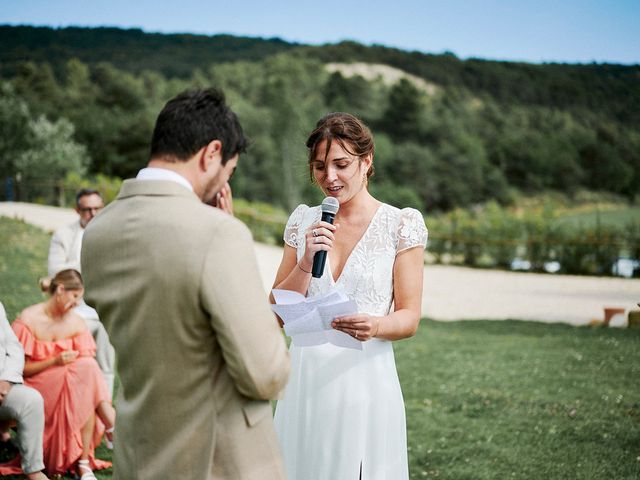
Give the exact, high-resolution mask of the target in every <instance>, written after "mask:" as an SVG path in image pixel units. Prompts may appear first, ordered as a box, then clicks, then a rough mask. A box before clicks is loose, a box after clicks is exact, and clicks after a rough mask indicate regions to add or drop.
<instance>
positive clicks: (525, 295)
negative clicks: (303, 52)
mask: <svg viewBox="0 0 640 480" xmlns="http://www.w3.org/2000/svg"><path fill="white" fill-rule="evenodd" d="M0 216H7V217H13V218H20V219H22V220H24V221H25V222H28V223H31V224H33V225H36V226H38V227H41V228H43V229H45V230H47V231H49V232H51V231H53V230H55V229H56V228H58V227H59V226H61V225H65V224H67V223H71V222H72V221H73V220H74V219H75V218H77V217H76V214H75V212H74V211H73V210H71V209H63V208H56V207H48V206H42V205H34V204H26V203H10V202H0ZM255 249H256V256H257V258H258V266H259V268H260V273H261V274H262V279H263V283H264V285H265V290H269V288H270V287H271V283H272V282H273V279H274V277H275V274H276V271H277V269H278V265H279V263H280V259H281V257H282V249H281V248H280V247H275V246H271V245H264V244H260V243H256V244H255ZM638 302H640V280H639V279H623V278H609V277H580V276H573V275H549V274H536V273H522V272H505V271H501V270H479V269H472V268H465V267H451V266H444V265H428V266H426V267H425V269H424V294H423V302H422V312H423V314H424V315H425V316H427V317H430V318H434V319H436V320H477V319H492V320H503V319H515V320H534V321H541V322H561V323H569V324H572V325H586V324H588V323H589V322H590V321H591V320H597V319H599V320H601V319H602V317H603V307H605V306H607V307H622V308H625V309H626V311H629V310H630V309H638V306H637V303H638ZM615 320H616V321H617V320H621V318H617V319H615Z"/></svg>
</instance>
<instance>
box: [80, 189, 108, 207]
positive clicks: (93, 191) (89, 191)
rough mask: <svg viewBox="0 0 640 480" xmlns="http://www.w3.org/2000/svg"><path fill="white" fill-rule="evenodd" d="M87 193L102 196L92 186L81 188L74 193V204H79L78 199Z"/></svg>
mask: <svg viewBox="0 0 640 480" xmlns="http://www.w3.org/2000/svg"><path fill="white" fill-rule="evenodd" d="M88 195H98V196H99V197H100V198H102V195H100V192H99V191H98V190H94V189H93V188H82V189H80V190H78V193H76V205H80V199H81V198H82V197H86V196H88Z"/></svg>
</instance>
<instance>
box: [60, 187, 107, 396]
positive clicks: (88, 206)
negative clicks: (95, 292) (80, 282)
mask: <svg viewBox="0 0 640 480" xmlns="http://www.w3.org/2000/svg"><path fill="white" fill-rule="evenodd" d="M103 208H104V202H103V200H102V197H101V196H100V192H98V191H97V190H91V189H86V188H83V189H82V190H80V191H79V192H78V193H77V195H76V212H78V215H79V216H80V218H79V219H78V220H77V221H75V222H73V223H72V224H70V225H67V226H65V227H62V228H60V229H59V230H57V231H56V232H55V233H54V234H53V237H52V238H51V245H50V246H49V261H48V271H49V277H51V278H53V277H54V276H55V275H56V274H57V273H58V272H59V271H61V270H65V269H67V268H73V269H75V270H77V271H79V272H81V273H82V270H81V266H80V249H81V247H82V237H83V236H84V229H85V228H86V227H87V225H89V222H91V220H93V218H94V217H95V216H96V215H97V214H98V213H99V212H100V210H102V209H103ZM75 311H76V313H78V314H79V315H80V316H81V317H82V318H84V319H85V322H86V323H87V327H88V328H89V330H90V331H91V334H92V335H93V338H94V339H95V341H96V345H97V347H98V349H97V351H96V360H97V361H98V365H100V370H102V374H103V375H104V379H105V381H106V382H107V386H108V387H109V391H110V392H111V393H112V394H113V381H114V376H115V357H116V356H115V351H114V350H113V346H111V342H110V341H109V335H108V334H107V331H106V330H105V329H104V326H103V325H102V323H101V322H100V319H99V318H98V312H96V311H95V310H94V309H93V308H91V307H90V306H89V305H87V304H86V303H84V301H83V302H82V303H81V304H80V305H79V306H78V307H77V308H76V309H75Z"/></svg>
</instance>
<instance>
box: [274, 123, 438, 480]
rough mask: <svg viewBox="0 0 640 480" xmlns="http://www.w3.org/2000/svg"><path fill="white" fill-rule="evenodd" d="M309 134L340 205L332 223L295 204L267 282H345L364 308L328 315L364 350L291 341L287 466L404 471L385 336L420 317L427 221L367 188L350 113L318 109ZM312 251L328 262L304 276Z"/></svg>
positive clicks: (368, 153) (329, 472) (399, 414)
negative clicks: (315, 274)
mask: <svg viewBox="0 0 640 480" xmlns="http://www.w3.org/2000/svg"><path fill="white" fill-rule="evenodd" d="M306 145H307V148H308V149H309V170H310V175H311V178H312V181H313V182H315V183H316V184H317V185H318V186H319V187H320V189H321V190H322V192H323V193H324V194H325V195H327V196H331V197H334V198H336V199H337V200H338V202H339V204H340V209H339V211H338V213H337V215H336V218H335V222H334V223H335V225H331V224H329V223H326V222H321V221H320V217H321V211H320V208H319V207H308V206H306V205H300V206H298V207H297V208H296V209H295V210H294V211H293V213H292V214H291V216H290V217H289V220H288V222H287V226H286V229H285V232H284V241H285V247H284V254H283V258H282V262H281V264H280V267H279V269H278V273H277V276H276V280H275V282H274V288H279V289H287V290H294V291H297V292H300V293H302V294H303V295H309V296H311V295H316V294H319V293H324V292H326V291H328V290H329V289H331V288H335V287H337V288H340V289H342V290H343V291H344V292H345V293H346V294H347V295H348V296H349V297H350V298H352V299H353V300H355V301H356V302H357V304H358V308H359V312H360V313H358V314H357V315H351V316H347V317H341V318H336V319H334V321H333V324H332V326H333V328H335V329H337V330H340V331H342V332H344V333H346V334H348V335H351V336H352V337H354V338H356V339H357V340H359V341H361V342H363V345H362V347H363V349H362V350H361V351H360V350H353V349H346V348H341V347H337V346H334V345H331V344H324V345H319V346H311V347H309V346H307V347H296V346H295V345H292V346H291V360H292V372H291V377H290V381H289V384H288V386H287V388H286V390H285V393H284V398H283V399H282V400H281V401H279V402H278V404H277V407H276V413H275V424H276V431H277V434H278V437H279V439H280V444H281V446H282V449H283V455H284V459H285V466H286V468H287V473H288V475H289V478H290V479H291V480H350V479H353V480H357V479H362V480H382V479H386V480H403V479H408V478H409V472H408V463H407V442H406V426H405V413H404V403H403V398H402V392H401V390H400V383H399V381H398V375H397V372H396V366H395V359H394V355H393V348H392V343H391V341H392V340H399V339H402V338H407V337H411V336H412V335H414V334H415V332H416V330H417V328H418V324H419V322H420V315H421V304H422V275H423V250H424V247H425V245H426V241H427V230H426V227H425V224H424V220H423V218H422V215H421V214H420V212H418V211H417V210H415V209H411V208H404V209H398V208H396V207H393V206H391V205H387V204H385V203H381V202H380V201H378V200H376V199H375V198H374V197H373V196H372V195H371V194H370V193H369V191H368V188H367V185H368V179H369V177H370V176H371V175H372V174H373V154H374V143H373V138H372V135H371V133H370V131H369V129H368V128H367V127H366V126H365V125H364V124H363V123H362V122H361V121H360V120H359V119H357V118H356V117H354V116H353V115H350V114H348V113H331V114H328V115H326V116H325V117H323V118H321V119H320V120H319V121H318V123H317V125H316V128H315V129H314V130H313V132H311V134H310V136H309V138H308V140H307V143H306ZM320 250H325V251H327V252H328V256H327V262H326V264H325V270H324V272H323V274H322V277H321V278H312V276H311V268H312V264H313V257H314V255H315V253H316V252H318V251H320Z"/></svg>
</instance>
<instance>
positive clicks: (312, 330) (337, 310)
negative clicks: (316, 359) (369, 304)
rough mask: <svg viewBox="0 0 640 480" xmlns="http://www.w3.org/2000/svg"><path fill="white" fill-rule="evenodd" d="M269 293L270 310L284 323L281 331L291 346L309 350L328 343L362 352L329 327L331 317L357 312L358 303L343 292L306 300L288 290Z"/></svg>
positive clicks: (347, 337)
mask: <svg viewBox="0 0 640 480" xmlns="http://www.w3.org/2000/svg"><path fill="white" fill-rule="evenodd" d="M272 293H273V298H274V299H275V301H276V304H274V305H271V308H272V309H273V311H274V312H276V313H277V314H278V316H279V317H280V318H281V319H282V321H283V322H284V331H285V333H286V334H287V335H288V336H290V337H291V341H292V342H293V344H294V345H296V346H299V347H309V346H314V345H322V344H323V343H331V344H333V345H336V346H339V347H344V348H353V349H357V350H362V342H360V341H359V340H356V339H355V338H353V337H352V336H351V335H348V334H346V333H344V332H340V331H338V330H334V329H333V328H332V327H331V322H332V321H333V319H334V318H336V317H342V316H345V315H352V314H355V313H358V305H357V303H356V302H355V301H353V300H351V299H349V297H348V296H347V295H345V294H344V292H342V291H340V290H338V289H333V290H331V291H330V292H327V293H326V294H323V295H316V296H314V297H308V298H307V297H304V296H303V295H301V294H300V293H298V292H292V291H289V290H279V289H274V290H273V291H272Z"/></svg>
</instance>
